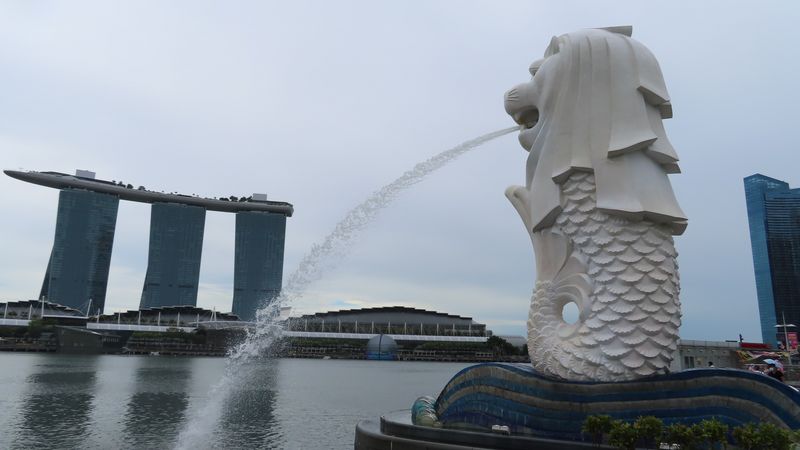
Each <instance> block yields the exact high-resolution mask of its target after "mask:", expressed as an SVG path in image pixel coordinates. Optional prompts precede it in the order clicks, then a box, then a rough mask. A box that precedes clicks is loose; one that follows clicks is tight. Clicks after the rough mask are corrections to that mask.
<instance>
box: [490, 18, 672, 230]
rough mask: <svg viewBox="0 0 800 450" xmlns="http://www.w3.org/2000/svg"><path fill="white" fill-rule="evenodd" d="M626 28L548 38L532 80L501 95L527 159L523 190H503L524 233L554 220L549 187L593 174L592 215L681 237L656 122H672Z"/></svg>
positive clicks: (555, 190)
mask: <svg viewBox="0 0 800 450" xmlns="http://www.w3.org/2000/svg"><path fill="white" fill-rule="evenodd" d="M630 35H631V27H614V28H606V29H588V30H581V31H577V32H574V33H568V34H564V35H562V36H559V37H554V38H553V39H552V40H551V42H550V45H549V46H548V48H547V50H546V51H545V54H544V58H542V59H539V60H537V61H535V62H534V63H533V64H531V66H530V73H531V75H532V78H531V80H530V81H529V82H527V83H524V84H521V85H518V86H516V87H515V88H513V89H511V90H510V91H508V92H507V93H506V95H505V109H506V111H507V112H508V114H510V115H511V116H512V117H513V118H514V120H515V121H516V122H517V123H518V124H520V126H521V131H520V134H519V140H520V143H521V145H522V147H523V148H525V150H527V151H529V152H530V156H529V157H528V162H527V166H526V189H524V190H523V189H510V190H509V191H508V192H507V195H508V196H509V198H510V200H511V201H512V203H514V205H515V206H516V207H517V209H518V210H520V208H523V209H524V211H522V210H520V211H519V212H520V214H523V216H525V215H527V217H523V220H524V221H525V223H526V226H528V231H529V232H534V231H537V230H541V229H544V228H548V227H550V226H551V225H552V223H553V220H554V219H555V217H556V216H557V215H558V214H559V212H560V210H561V209H560V208H561V205H560V203H559V187H558V185H559V184H560V183H562V182H563V181H564V180H566V179H567V178H568V177H569V176H570V175H571V174H572V173H574V172H576V171H586V172H593V173H594V175H595V182H596V189H597V208H598V209H599V210H601V211H604V212H607V213H609V214H611V215H618V216H623V217H625V218H627V219H630V220H643V219H647V220H650V221H653V222H655V223H664V224H668V225H669V226H670V228H671V230H672V233H673V234H681V233H683V231H684V229H685V228H686V223H687V221H686V216H685V215H684V213H683V211H681V208H680V206H678V202H677V200H676V199H675V195H674V194H673V192H672V187H671V185H670V183H669V180H668V178H667V174H670V173H678V172H680V169H679V168H678V156H677V154H676V153H675V150H674V149H673V148H672V145H671V144H670V142H669V140H668V139H667V136H666V134H665V132H664V126H663V124H662V119H668V118H670V117H672V106H671V104H670V99H669V94H667V89H666V87H665V85H664V78H663V76H662V75H661V69H660V67H659V65H658V62H657V61H656V59H655V57H654V56H653V54H652V53H650V51H649V50H648V49H647V48H645V47H644V45H642V44H640V43H639V42H636V41H634V40H633V39H631V38H630Z"/></svg>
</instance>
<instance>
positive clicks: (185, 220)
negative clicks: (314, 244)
mask: <svg viewBox="0 0 800 450" xmlns="http://www.w3.org/2000/svg"><path fill="white" fill-rule="evenodd" d="M4 172H5V174H6V175H8V176H10V177H13V178H16V179H19V180H22V181H26V182H29V183H34V184H39V185H42V186H47V187H51V188H56V189H60V190H61V192H60V194H59V199H58V215H57V218H56V232H55V239H54V241H53V250H52V253H51V254H50V260H49V262H48V264H47V271H46V273H45V276H44V282H43V283H42V289H41V294H40V298H46V299H47V300H48V301H50V302H54V303H58V304H61V305H64V306H68V307H71V308H74V309H77V310H80V311H85V312H86V315H87V316H90V315H95V314H102V313H103V307H104V305H105V299H106V288H107V285H108V270H109V266H110V263H111V250H112V246H113V242H114V230H115V227H116V223H117V209H118V207H119V201H120V200H130V201H134V202H143V203H150V204H152V207H151V213H150V248H149V253H148V261H147V273H146V275H145V280H144V288H143V289H142V297H141V302H140V304H139V308H140V309H144V308H150V307H158V306H197V288H198V282H199V279H200V256H201V253H202V248H203V231H204V227H205V218H206V211H221V212H228V213H235V214H236V244H235V245H236V251H235V260H234V277H233V305H232V311H233V313H234V314H236V315H238V316H239V318H240V319H242V320H254V318H255V312H256V310H257V309H258V307H259V306H260V305H261V304H262V303H265V302H268V301H270V300H272V299H274V298H275V297H276V296H277V295H278V293H279V292H280V289H281V283H282V277H283V250H284V241H285V236H286V218H287V217H291V215H292V213H293V212H294V208H293V206H292V205H291V204H290V203H286V202H275V201H268V200H267V198H266V195H264V194H253V196H252V197H248V198H241V199H237V198H236V197H231V198H230V199H212V198H203V197H197V196H191V195H183V194H165V193H161V192H154V191H149V190H146V189H145V188H144V187H143V186H140V187H138V188H134V187H133V186H131V185H129V184H128V185H124V184H122V183H116V182H113V181H105V180H99V179H95V174H94V172H90V171H85V170H78V171H76V173H75V175H74V176H73V175H67V174H64V173H58V172H33V171H30V172H21V171H14V170H6V171H4Z"/></svg>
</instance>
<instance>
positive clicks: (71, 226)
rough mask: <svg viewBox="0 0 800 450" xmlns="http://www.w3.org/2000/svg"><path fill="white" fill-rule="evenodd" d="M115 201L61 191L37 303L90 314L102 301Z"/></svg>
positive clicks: (98, 195)
mask: <svg viewBox="0 0 800 450" xmlns="http://www.w3.org/2000/svg"><path fill="white" fill-rule="evenodd" d="M118 207H119V198H118V197H117V196H115V195H111V194H105V193H98V192H92V191H88V190H83V189H62V190H61V192H60V193H59V197H58V213H57V216H56V231H55V238H54V239H53V249H52V251H51V253H50V260H49V261H48V263H47V270H46V272H45V276H44V282H43V283H42V289H41V292H40V298H44V299H47V300H49V301H51V302H55V303H58V304H60V305H64V306H67V307H70V308H74V309H77V310H80V311H83V312H84V313H85V314H87V315H89V314H93V313H96V312H97V311H102V310H103V307H104V305H105V300H106V288H107V286H108V270H109V266H110V264H111V250H112V247H113V244H114V229H115V227H116V223H117V209H118Z"/></svg>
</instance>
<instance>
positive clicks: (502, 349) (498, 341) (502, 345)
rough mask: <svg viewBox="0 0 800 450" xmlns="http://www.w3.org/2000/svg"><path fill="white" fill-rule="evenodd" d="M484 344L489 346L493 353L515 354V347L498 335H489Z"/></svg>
mask: <svg viewBox="0 0 800 450" xmlns="http://www.w3.org/2000/svg"><path fill="white" fill-rule="evenodd" d="M486 346H487V347H489V348H490V349H491V350H492V351H494V352H495V353H499V354H501V355H516V354H517V349H516V347H514V346H513V345H511V344H510V343H509V342H508V341H506V340H505V339H503V338H501V337H499V336H491V337H490V338H489V339H487V340H486Z"/></svg>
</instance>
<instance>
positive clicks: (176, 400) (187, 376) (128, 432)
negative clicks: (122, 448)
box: [124, 357, 192, 448]
mask: <svg viewBox="0 0 800 450" xmlns="http://www.w3.org/2000/svg"><path fill="white" fill-rule="evenodd" d="M137 362H138V363H139V367H137V368H136V372H135V376H134V380H135V381H134V387H133V393H132V394H131V397H130V399H129V400H128V405H127V409H126V412H125V416H124V423H125V428H124V435H125V443H126V444H128V445H130V446H131V447H134V448H155V447H164V446H166V443H167V442H170V441H173V440H174V436H175V435H176V433H177V432H178V429H179V427H180V424H181V423H182V422H183V418H184V414H185V412H186V408H187V406H188V405H189V394H188V392H187V391H188V386H189V385H190V383H191V378H192V370H191V359H188V358H176V359H171V358H170V359H165V358H156V357H152V358H139V359H138V361H137Z"/></svg>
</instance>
